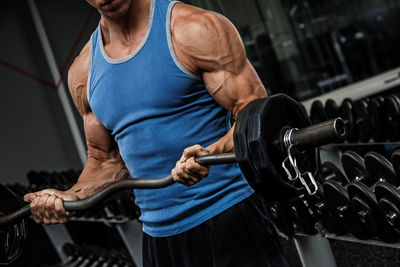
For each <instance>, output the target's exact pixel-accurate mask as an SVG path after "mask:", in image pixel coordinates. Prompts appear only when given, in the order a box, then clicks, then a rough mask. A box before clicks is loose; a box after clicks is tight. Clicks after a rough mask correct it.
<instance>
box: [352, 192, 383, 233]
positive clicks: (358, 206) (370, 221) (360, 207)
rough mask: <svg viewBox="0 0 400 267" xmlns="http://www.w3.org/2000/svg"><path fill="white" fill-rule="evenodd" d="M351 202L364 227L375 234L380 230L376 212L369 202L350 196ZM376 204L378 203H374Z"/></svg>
mask: <svg viewBox="0 0 400 267" xmlns="http://www.w3.org/2000/svg"><path fill="white" fill-rule="evenodd" d="M351 203H352V205H353V207H354V210H355V211H356V213H357V215H358V217H359V219H360V221H361V222H362V224H363V225H364V227H365V228H366V229H367V230H368V231H369V232H371V233H373V234H374V235H375V236H377V235H378V234H379V231H380V230H381V225H380V224H379V218H378V214H376V213H375V212H374V209H373V208H372V207H371V206H370V205H369V203H367V202H366V201H364V200H363V199H362V198H359V197H354V198H352V200H351ZM376 206H378V203H376Z"/></svg>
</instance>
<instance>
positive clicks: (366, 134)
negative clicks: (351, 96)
mask: <svg viewBox="0 0 400 267" xmlns="http://www.w3.org/2000/svg"><path fill="white" fill-rule="evenodd" d="M353 109H354V111H353V114H354V122H355V125H354V127H355V129H356V135H357V140H358V141H359V142H367V141H369V140H370V139H371V127H370V121H369V117H368V100H366V99H360V100H358V101H356V102H355V103H354V106H353Z"/></svg>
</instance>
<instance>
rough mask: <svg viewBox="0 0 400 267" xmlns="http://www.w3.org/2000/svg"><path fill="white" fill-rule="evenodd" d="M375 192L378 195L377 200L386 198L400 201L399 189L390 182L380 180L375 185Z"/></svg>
mask: <svg viewBox="0 0 400 267" xmlns="http://www.w3.org/2000/svg"><path fill="white" fill-rule="evenodd" d="M374 194H375V196H376V199H377V201H378V202H379V200H380V199H381V198H386V199H389V200H391V201H394V202H397V201H399V202H400V197H399V194H398V189H397V188H396V187H395V186H394V185H392V184H389V183H388V182H378V183H376V185H375V189H374Z"/></svg>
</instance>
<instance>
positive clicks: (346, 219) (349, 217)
mask: <svg viewBox="0 0 400 267" xmlns="http://www.w3.org/2000/svg"><path fill="white" fill-rule="evenodd" d="M323 190H324V195H325V199H326V204H327V207H328V208H329V209H330V210H331V212H332V213H334V214H335V215H336V216H337V218H338V219H339V221H340V222H341V223H342V224H343V226H344V227H345V228H346V230H348V231H349V233H351V234H352V235H354V236H355V237H357V238H359V239H368V238H371V237H372V233H370V232H369V231H367V229H366V228H365V227H364V225H363V224H362V222H361V221H360V219H359V218H358V216H357V214H356V212H355V210H354V209H353V207H352V204H351V201H350V199H349V197H348V196H347V192H346V190H345V189H344V187H343V186H341V185H340V184H339V183H338V182H336V181H334V180H329V181H327V182H325V183H324V184H323Z"/></svg>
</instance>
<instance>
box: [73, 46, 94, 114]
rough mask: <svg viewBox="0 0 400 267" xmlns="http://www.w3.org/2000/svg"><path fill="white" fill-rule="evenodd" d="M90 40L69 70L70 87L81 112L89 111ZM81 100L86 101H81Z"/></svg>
mask: <svg viewBox="0 0 400 267" xmlns="http://www.w3.org/2000/svg"><path fill="white" fill-rule="evenodd" d="M89 53H90V42H87V43H86V45H85V46H84V47H83V49H82V51H81V52H80V54H79V55H78V56H77V57H76V58H75V60H74V62H73V63H72V65H71V67H70V68H69V70H68V87H69V91H70V93H71V96H72V99H73V100H74V103H75V105H76V106H77V108H78V110H79V112H80V113H81V114H84V113H85V112H86V111H87V105H82V104H85V103H87V100H86V84H87V77H88V68H89ZM81 101H84V102H82V103H81Z"/></svg>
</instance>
